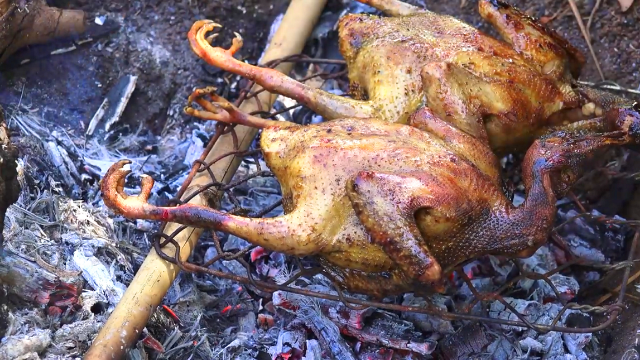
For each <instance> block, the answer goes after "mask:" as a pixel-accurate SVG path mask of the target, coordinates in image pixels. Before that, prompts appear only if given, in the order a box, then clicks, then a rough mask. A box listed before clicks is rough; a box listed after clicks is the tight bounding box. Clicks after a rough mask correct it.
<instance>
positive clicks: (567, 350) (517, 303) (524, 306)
mask: <svg viewBox="0 0 640 360" xmlns="http://www.w3.org/2000/svg"><path fill="white" fill-rule="evenodd" d="M505 300H506V301H507V302H508V303H509V304H510V305H511V306H513V307H514V308H515V309H516V310H517V311H519V312H520V313H521V314H523V315H524V316H525V318H526V319H527V320H528V321H529V322H532V323H537V324H543V325H550V324H551V323H552V321H553V319H554V318H555V317H556V316H557V315H558V313H559V312H560V310H562V306H560V305H558V304H556V303H548V304H544V305H542V304H540V303H539V302H536V301H526V300H520V299H514V298H505ZM572 314H576V316H583V317H587V318H589V316H588V315H585V314H583V313H581V312H579V311H576V310H567V311H565V312H564V313H563V314H562V316H561V317H560V320H559V321H558V323H557V326H567V325H566V324H567V319H568V318H569V317H570V316H572ZM489 316H490V317H492V318H497V319H504V320H512V321H517V320H518V318H517V317H516V316H515V315H514V314H513V313H511V311H509V310H508V309H507V308H506V307H505V306H504V305H503V304H502V303H500V302H498V301H495V302H493V303H492V304H491V307H490V311H489ZM500 326H501V327H502V328H503V329H505V330H511V331H515V332H516V333H522V335H523V338H522V340H525V339H527V338H531V339H532V340H535V341H536V342H537V343H540V344H542V345H543V346H544V351H543V353H545V354H547V355H548V356H551V357H553V356H560V357H564V356H566V355H569V354H570V356H572V357H573V358H576V359H583V358H585V356H586V354H585V353H584V350H583V348H584V347H585V346H586V345H587V344H588V343H589V342H590V341H591V338H592V334H590V333H586V334H564V333H559V332H555V331H552V332H549V333H546V334H539V333H537V332H535V331H534V330H531V329H525V328H522V327H517V326H511V325H500ZM532 340H526V343H528V344H534V343H533V342H532ZM533 350H535V349H533ZM536 351H537V350H536Z"/></svg>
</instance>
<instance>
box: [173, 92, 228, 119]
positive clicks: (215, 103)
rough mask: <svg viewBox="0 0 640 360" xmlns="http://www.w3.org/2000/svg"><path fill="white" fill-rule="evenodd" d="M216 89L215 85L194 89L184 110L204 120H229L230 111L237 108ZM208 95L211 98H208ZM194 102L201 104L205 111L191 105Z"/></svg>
mask: <svg viewBox="0 0 640 360" xmlns="http://www.w3.org/2000/svg"><path fill="white" fill-rule="evenodd" d="M216 90H217V89H216V88H215V87H213V86H208V87H205V88H201V89H196V90H194V91H193V92H192V93H191V95H189V98H188V99H187V106H185V107H184V112H185V113H186V114H187V115H190V116H194V117H198V118H201V119H204V120H216V121H223V122H228V121H229V120H228V118H229V116H230V113H231V114H233V113H234V112H235V111H236V110H237V109H236V107H235V106H234V105H233V104H232V103H231V102H229V101H228V100H227V99H225V98H224V97H222V96H220V95H218V94H216ZM207 96H208V97H209V98H210V99H207ZM194 102H196V103H197V104H198V105H200V106H201V107H202V108H203V109H204V111H202V110H198V109H195V108H193V107H192V106H191V105H192V104H193V103H194Z"/></svg>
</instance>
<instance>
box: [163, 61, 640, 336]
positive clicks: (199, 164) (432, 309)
mask: <svg viewBox="0 0 640 360" xmlns="http://www.w3.org/2000/svg"><path fill="white" fill-rule="evenodd" d="M282 62H296V63H304V64H334V65H344V62H342V61H340V60H322V59H313V58H309V57H307V56H304V55H295V56H290V57H287V58H283V59H280V60H277V61H273V62H271V63H269V64H266V65H264V66H268V67H275V66H277V65H278V64H280V63H282ZM344 74H345V71H344V70H342V71H338V72H334V73H322V72H318V73H315V74H313V75H311V76H307V77H305V78H303V79H300V80H301V81H302V80H309V79H311V78H314V77H318V78H321V79H324V80H326V79H339V78H340V77H343V76H344ZM344 83H346V81H344ZM253 85H254V83H253V82H249V83H248V84H247V85H246V87H244V88H243V90H242V91H241V92H240V94H239V97H238V99H237V100H236V101H235V105H236V106H239V105H240V104H241V103H242V102H244V101H249V100H250V99H252V98H253V97H255V96H256V95H257V94H258V93H259V92H260V91H259V92H251V91H250V89H251V88H252V86H253ZM256 103H258V102H256ZM299 106H301V105H295V106H291V107H288V108H287V109H284V110H280V111H277V112H275V111H274V112H269V111H268V110H267V109H259V110H258V111H256V112H254V113H252V114H253V115H259V116H263V117H265V118H274V116H276V115H278V114H280V113H283V112H284V111H288V110H291V109H293V108H296V107H299ZM234 128H235V125H227V124H222V123H218V124H217V125H216V133H215V135H214V136H213V137H212V139H211V141H210V142H209V144H208V145H207V147H206V148H205V150H204V152H203V154H202V156H201V157H200V159H198V160H197V161H195V163H194V164H193V167H192V168H191V170H190V173H189V175H188V177H187V179H186V180H185V182H184V183H183V185H182V187H181V188H180V190H179V191H178V193H177V194H176V197H175V198H174V199H172V201H171V202H170V203H171V204H173V205H178V204H184V203H187V202H188V201H189V200H190V199H192V198H193V197H194V196H197V195H198V194H200V193H202V192H204V191H206V190H208V189H215V190H217V191H221V192H224V193H225V194H226V195H227V196H228V198H229V200H230V202H232V203H233V204H234V207H235V208H234V209H233V211H232V212H234V213H241V214H243V215H244V216H250V217H262V216H264V215H265V214H267V213H269V212H270V211H271V210H273V209H275V208H277V207H278V206H280V205H281V202H280V201H278V202H276V203H274V204H272V205H270V206H267V207H265V208H264V209H262V210H261V211H258V212H249V211H247V210H246V209H242V207H241V206H240V202H239V201H238V200H237V199H236V198H235V196H234V195H233V194H232V192H231V190H232V189H233V188H235V187H236V186H238V185H240V184H243V183H246V182H247V181H248V180H250V179H252V178H256V177H265V176H273V174H272V173H270V172H269V171H268V170H264V169H261V168H260V163H259V161H258V159H259V157H260V153H259V151H256V150H248V151H242V150H239V149H238V139H237V137H236V136H235V131H234ZM223 134H231V136H232V137H233V140H234V145H235V149H236V150H234V151H231V152H228V153H226V154H219V155H218V156H216V157H215V159H214V160H213V161H211V162H208V163H207V162H206V161H205V158H206V156H207V154H208V153H209V152H210V151H211V149H212V148H213V146H214V144H215V143H216V141H218V138H219V137H220V136H221V135H223ZM228 156H237V157H240V158H244V159H248V158H251V159H253V162H252V163H253V164H255V165H256V167H257V171H255V172H253V173H251V174H248V175H247V176H245V177H244V178H242V179H240V180H236V181H232V182H230V183H228V184H225V183H222V182H220V181H219V179H216V178H215V177H214V176H213V172H212V171H211V170H210V167H211V166H212V165H213V164H214V163H215V162H217V161H220V160H221V159H223V158H225V157H228ZM203 172H207V173H208V176H209V177H210V180H211V181H210V183H209V184H207V185H206V186H204V187H201V188H200V189H199V190H198V191H196V192H194V193H192V194H190V195H189V196H188V197H185V198H182V199H181V197H183V196H184V194H185V192H186V190H187V188H189V185H190V183H191V181H192V180H193V178H194V177H195V176H196V174H197V173H203ZM180 199H181V200H180ZM578 218H589V219H591V220H593V221H599V222H602V223H606V224H624V225H626V226H636V225H639V224H637V223H636V222H633V221H621V220H616V219H613V218H609V217H604V216H601V217H593V216H591V215H590V214H587V213H583V214H580V215H578V216H576V217H574V218H572V219H569V220H567V221H566V222H564V223H562V224H560V225H558V226H557V227H556V228H555V229H554V231H553V235H554V236H551V240H552V241H556V242H557V241H561V240H558V236H557V234H556V233H555V232H556V230H558V229H559V228H561V227H562V226H565V225H567V224H568V223H569V222H571V221H574V220H576V219H578ZM186 228H187V227H186V226H182V227H179V228H178V229H176V230H175V231H174V232H173V233H172V234H168V235H167V234H163V233H157V234H155V235H154V242H153V243H154V248H155V250H156V252H157V253H158V254H159V255H160V256H161V257H162V258H164V259H165V260H166V261H169V262H172V263H175V264H177V265H178V266H179V267H180V268H181V269H182V270H183V271H186V272H191V273H200V274H208V275H211V276H214V277H219V278H224V279H230V280H233V281H237V282H239V283H243V284H247V285H249V286H250V287H251V288H252V289H253V290H255V291H258V292H273V291H277V290H283V291H287V292H292V293H296V294H300V295H306V296H312V297H317V298H322V299H327V300H336V301H341V302H343V303H344V304H345V305H346V306H348V307H349V308H352V309H355V310H358V309H363V308H366V307H375V308H380V309H386V310H391V311H400V312H416V313H424V314H429V315H432V316H437V317H439V318H442V319H444V320H467V321H479V322H483V323H493V324H499V325H507V326H515V327H520V328H530V329H533V330H535V331H538V332H549V331H559V332H568V333H592V332H596V331H599V330H602V329H604V328H606V327H607V326H609V325H611V324H612V323H613V322H614V321H615V320H616V318H617V317H618V315H619V314H620V312H621V311H622V309H623V308H624V306H623V299H624V296H625V292H626V286H627V283H628V280H629V277H630V271H631V267H632V266H633V265H634V261H635V259H634V258H633V255H634V254H635V249H636V247H637V243H638V238H639V237H640V232H636V234H635V236H634V238H633V241H632V244H631V248H630V250H629V257H628V259H627V260H626V261H622V262H618V263H614V264H605V263H595V264H593V263H592V264H587V263H584V262H580V261H576V260H573V261H570V262H568V263H565V264H563V265H561V266H559V267H558V268H556V269H554V270H552V271H549V272H547V273H545V274H540V273H534V272H530V271H526V270H525V269H523V267H522V266H521V265H520V263H519V262H518V261H515V260H509V261H511V262H512V263H513V264H514V265H515V267H516V268H517V269H518V272H519V275H517V276H515V277H513V278H511V279H510V280H509V281H507V282H506V283H505V284H504V285H502V286H501V287H500V288H499V289H498V290H497V291H495V292H491V293H483V292H480V291H479V290H478V289H477V288H476V287H475V286H474V285H473V283H472V281H471V279H470V278H469V277H468V276H467V275H466V274H465V272H464V271H463V270H462V267H460V268H459V269H458V270H457V271H456V273H457V274H459V276H460V277H461V278H462V280H463V281H464V283H466V285H467V286H468V287H469V289H470V291H471V292H472V293H473V295H474V297H475V298H474V299H473V300H472V301H471V302H470V303H468V304H467V305H466V306H465V308H463V309H455V310H452V311H446V310H442V309H441V308H439V307H436V306H435V305H430V304H429V305H427V306H426V307H414V306H403V305H399V304H394V303H385V302H378V301H371V300H363V299H361V298H355V297H350V296H347V295H345V294H344V293H342V291H340V287H339V286H334V290H335V291H336V292H337V295H332V294H326V293H320V292H315V291H311V290H307V289H304V288H299V287H292V286H291V284H293V283H294V282H295V281H296V280H298V279H300V278H301V277H305V276H313V275H315V274H318V273H323V272H322V269H319V268H317V267H313V266H306V265H303V264H302V262H301V261H300V260H299V259H297V258H294V259H290V260H291V261H292V263H294V264H296V267H297V272H296V273H294V274H292V275H291V277H290V278H289V279H288V280H287V281H286V282H284V283H282V284H277V283H275V282H273V281H266V280H261V279H257V278H256V277H255V276H254V275H253V274H254V273H256V272H255V271H254V270H255V269H253V268H252V266H253V264H251V262H250V261H247V257H248V256H249V253H250V252H251V251H252V250H253V249H254V248H255V246H247V247H246V248H244V249H241V250H239V251H235V252H226V251H224V250H223V248H224V247H223V244H221V241H220V238H219V236H217V235H216V233H215V232H213V234H212V235H210V236H211V238H208V239H207V241H208V242H209V243H211V241H213V244H214V246H215V248H216V250H217V255H216V256H215V257H214V258H212V259H210V260H209V261H207V262H206V263H201V264H196V263H190V262H183V261H181V260H180V257H179V256H178V254H179V253H180V249H179V247H178V244H177V242H176V241H175V240H174V238H175V236H176V235H177V234H178V233H180V232H181V231H183V230H184V229H186ZM169 243H171V244H173V245H174V246H175V248H176V249H177V250H176V252H175V253H174V254H173V255H170V254H167V253H166V252H165V251H163V247H164V246H165V245H167V244H169ZM221 260H225V261H237V262H238V263H240V264H241V265H242V266H243V267H244V268H245V269H246V272H247V274H248V275H247V276H246V277H243V276H238V275H236V274H234V273H230V272H223V271H218V270H214V269H212V268H211V265H213V264H214V263H216V262H217V261H221ZM573 266H581V267H585V266H586V267H590V268H592V269H594V270H596V271H600V272H602V273H608V272H615V271H620V270H622V271H623V276H622V282H621V285H620V286H619V289H618V290H617V291H616V292H617V295H618V296H617V298H616V300H615V301H614V302H613V303H612V304H609V305H599V304H598V305H597V306H596V305H590V304H586V303H585V304H578V303H575V302H566V301H562V300H558V301H560V302H561V303H562V305H563V308H562V310H561V311H560V312H559V313H558V314H557V315H556V316H555V318H554V319H553V321H552V322H551V324H538V323H532V322H530V321H529V320H528V319H527V318H526V316H525V314H522V313H520V312H519V311H517V310H516V309H515V307H514V306H513V305H512V304H510V303H509V302H508V301H507V300H506V299H505V296H506V294H507V293H508V292H509V291H510V290H511V289H512V288H513V287H514V286H515V285H516V284H517V283H518V282H519V281H520V280H524V279H531V280H541V281H544V282H545V283H546V284H548V285H549V286H550V287H551V289H552V290H553V292H554V293H555V296H556V298H557V299H562V296H561V294H560V292H559V290H558V288H557V287H556V286H555V285H554V284H553V282H552V281H551V280H550V276H552V275H553V274H557V273H560V272H561V271H565V270H567V269H569V268H570V267H573ZM324 275H325V276H327V277H328V278H330V277H329V276H328V275H327V274H324ZM495 301H498V302H500V303H501V304H502V305H503V306H504V307H505V308H506V309H507V310H508V311H510V312H511V313H513V315H515V317H516V318H517V319H518V320H506V319H500V318H490V317H488V316H478V315H474V314H471V309H473V308H474V307H475V306H476V305H477V304H478V303H481V304H482V305H483V306H484V307H485V309H486V305H487V303H488V302H495ZM567 310H577V311H580V312H583V313H589V314H598V315H602V316H601V317H603V318H604V320H603V321H602V322H601V323H599V324H596V325H594V326H592V327H588V328H571V327H565V326H558V325H557V324H558V322H559V321H560V319H561V317H562V316H563V314H565V313H566V311H567ZM485 313H486V310H485Z"/></svg>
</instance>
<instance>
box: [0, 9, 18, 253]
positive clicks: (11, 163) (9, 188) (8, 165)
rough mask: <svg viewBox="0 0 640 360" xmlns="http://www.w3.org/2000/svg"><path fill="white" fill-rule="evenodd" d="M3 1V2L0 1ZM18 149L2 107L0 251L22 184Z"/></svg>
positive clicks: (0, 141) (0, 135)
mask: <svg viewBox="0 0 640 360" xmlns="http://www.w3.org/2000/svg"><path fill="white" fill-rule="evenodd" d="M0 1H1V0H0ZM16 160H18V148H16V147H15V146H14V145H13V144H12V143H11V138H10V137H9V128H8V127H7V123H6V122H5V119H4V110H3V109H2V107H1V106H0V249H2V246H3V245H4V236H3V235H2V229H4V217H5V214H6V212H7V208H9V206H11V205H12V204H13V203H15V202H16V201H18V197H19V196H20V190H21V188H20V183H19V182H18V163H17V162H16Z"/></svg>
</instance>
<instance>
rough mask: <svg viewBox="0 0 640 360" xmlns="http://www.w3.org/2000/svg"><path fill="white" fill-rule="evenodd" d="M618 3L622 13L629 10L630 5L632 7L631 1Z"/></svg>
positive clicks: (619, 1)
mask: <svg viewBox="0 0 640 360" xmlns="http://www.w3.org/2000/svg"><path fill="white" fill-rule="evenodd" d="M618 3H620V7H621V8H622V12H625V11H627V10H629V8H630V7H631V5H633V0H618Z"/></svg>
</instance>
